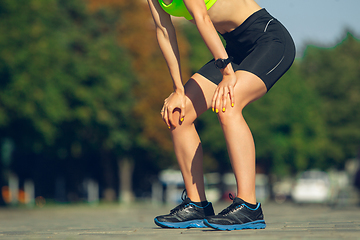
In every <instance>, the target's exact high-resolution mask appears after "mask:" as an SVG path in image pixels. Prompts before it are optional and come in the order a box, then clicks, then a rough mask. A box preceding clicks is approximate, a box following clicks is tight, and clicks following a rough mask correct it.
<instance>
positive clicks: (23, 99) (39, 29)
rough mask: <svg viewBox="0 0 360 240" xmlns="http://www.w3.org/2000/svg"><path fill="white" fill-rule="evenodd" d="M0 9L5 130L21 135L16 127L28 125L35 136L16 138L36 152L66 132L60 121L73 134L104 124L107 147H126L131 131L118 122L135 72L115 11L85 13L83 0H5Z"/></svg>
mask: <svg viewBox="0 0 360 240" xmlns="http://www.w3.org/2000/svg"><path fill="white" fill-rule="evenodd" d="M0 8H1V9H2V10H1V14H0V23H1V27H0V49H1V52H0V76H1V89H0V127H2V130H3V131H4V132H5V135H9V136H11V137H13V138H15V139H19V138H21V137H26V134H24V133H23V134H21V133H20V131H17V130H16V129H18V128H20V129H22V128H24V129H22V130H25V131H26V129H29V128H30V129H31V128H32V131H33V132H34V133H36V135H35V136H37V139H36V140H35V141H32V142H31V143H26V142H27V141H28V139H27V138H26V139H22V140H23V143H22V144H23V145H27V144H31V145H32V146H31V148H32V150H35V149H38V150H40V149H41V148H42V147H43V146H44V145H48V146H49V145H53V144H54V143H55V141H56V139H57V138H59V137H64V136H66V134H64V132H63V131H62V128H61V126H62V124H64V123H73V124H74V125H73V126H74V127H75V129H72V130H71V131H75V132H77V131H79V129H84V127H85V128H86V127H88V128H89V129H91V128H92V127H93V126H94V125H99V126H103V127H105V128H106V129H108V134H109V136H107V137H106V138H107V139H106V142H105V143H104V144H105V145H106V147H107V148H113V147H114V145H119V146H123V147H124V148H126V149H128V148H129V147H130V145H131V142H130V140H129V139H130V136H131V134H132V133H129V132H127V130H125V129H124V127H126V126H128V123H129V121H128V118H129V117H130V112H129V109H131V102H132V101H131V96H130V95H129V89H130V87H131V84H132V83H133V82H134V81H133V79H134V78H133V77H132V76H131V75H130V74H129V71H127V69H128V68H129V62H128V59H127V57H126V53H125V52H124V50H123V49H121V48H119V47H118V45H117V44H116V35H117V34H116V31H115V29H116V21H117V17H116V13H115V12H113V13H109V12H107V13H105V12H97V13H96V14H94V15H90V14H88V13H87V12H86V9H85V5H84V4H83V3H82V2H81V1H60V0H59V1H56V0H49V1H37V0H30V1H10V0H8V1H6V0H5V1H2V2H1V6H0ZM25 123H27V124H28V125H27V126H24V124H25ZM9 126H11V127H10V128H9ZM22 126H23V127H22ZM25 128H26V129H25ZM14 131H15V132H17V133H18V134H19V136H16V135H15V134H14ZM102 131H103V130H102ZM14 135H15V136H14ZM33 137H34V136H33ZM18 144H19V143H18ZM39 146H40V148H39Z"/></svg>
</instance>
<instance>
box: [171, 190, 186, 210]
mask: <svg viewBox="0 0 360 240" xmlns="http://www.w3.org/2000/svg"><path fill="white" fill-rule="evenodd" d="M186 198H187V193H186V189H184V191H183V192H182V193H181V200H182V203H180V205H178V206H176V207H175V208H173V209H171V210H170V214H174V213H177V212H178V211H181V210H183V209H184V208H185V207H186V205H187V204H188V202H185V200H186Z"/></svg>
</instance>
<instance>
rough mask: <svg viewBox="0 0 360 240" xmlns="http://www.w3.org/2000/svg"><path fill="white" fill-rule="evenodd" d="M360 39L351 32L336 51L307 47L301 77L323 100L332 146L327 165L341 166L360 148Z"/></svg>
mask: <svg viewBox="0 0 360 240" xmlns="http://www.w3.org/2000/svg"><path fill="white" fill-rule="evenodd" d="M359 55H360V40H359V39H356V38H355V37H354V35H353V34H351V33H350V32H347V33H346V36H345V38H344V40H343V41H342V42H341V43H339V44H338V45H337V46H335V47H333V48H319V47H315V46H308V47H307V49H306V51H305V54H304V57H303V59H302V60H301V70H300V72H299V73H300V76H301V78H302V79H304V81H306V84H307V85H308V86H310V87H312V88H313V89H314V90H315V91H316V92H317V93H318V94H319V96H320V98H321V99H322V101H323V104H322V105H321V109H319V110H320V111H321V113H322V115H323V118H324V119H325V120H326V126H327V130H328V134H329V140H330V143H331V144H329V146H328V147H327V152H326V153H327V154H326V157H327V163H328V164H329V165H333V166H337V167H341V166H342V165H343V164H344V161H345V160H346V159H348V158H353V157H354V156H356V153H357V150H358V148H359V145H360V124H359V123H360V107H359V106H360V95H359V92H360V81H359V79H360V68H359V64H360V61H359Z"/></svg>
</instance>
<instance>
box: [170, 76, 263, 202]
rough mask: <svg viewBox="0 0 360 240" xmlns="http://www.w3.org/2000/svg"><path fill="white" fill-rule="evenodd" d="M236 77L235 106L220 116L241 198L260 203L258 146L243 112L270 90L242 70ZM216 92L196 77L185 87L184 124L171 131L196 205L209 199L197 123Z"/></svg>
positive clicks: (199, 77) (211, 85)
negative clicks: (256, 174) (256, 168)
mask: <svg viewBox="0 0 360 240" xmlns="http://www.w3.org/2000/svg"><path fill="white" fill-rule="evenodd" d="M236 74H237V77H238V79H239V80H238V82H237V84H236V86H235V106H234V107H230V106H227V107H226V112H225V113H222V112H220V113H219V115H218V116H219V120H220V123H221V126H222V129H223V131H224V135H225V139H226V143H227V147H228V151H229V156H230V160H231V164H232V167H233V170H234V174H235V177H236V182H237V191H238V193H237V196H238V197H240V198H242V199H243V200H245V201H247V202H249V203H256V196H255V146H254V141H253V138H252V135H251V132H250V129H249V127H248V126H247V124H246V122H245V120H244V118H243V116H242V110H243V108H244V107H245V106H246V105H247V104H249V103H250V102H252V101H255V100H256V99H258V98H260V97H261V96H263V95H264V94H265V93H266V87H265V84H264V83H263V82H262V81H261V79H259V78H258V77H257V76H255V75H253V74H251V73H248V72H244V71H238V72H236ZM215 89H216V85H215V84H214V83H212V82H210V81H209V80H207V79H205V78H204V77H202V76H201V75H199V74H195V75H194V76H193V78H192V79H190V80H189V82H188V83H187V84H186V85H185V92H186V95H187V97H188V101H187V104H186V114H185V119H184V122H183V123H182V124H181V125H180V126H178V127H176V128H175V129H173V130H172V131H171V133H172V138H173V143H174V149H175V154H176V157H177V160H178V163H179V166H180V170H181V172H182V175H183V178H184V183H185V188H186V190H187V194H188V196H189V198H190V199H191V200H192V201H195V202H198V201H204V200H206V197H205V190H204V179H203V166H202V165H203V152H202V147H201V142H200V138H199V136H198V134H197V132H196V129H195V127H194V124H193V122H194V120H195V119H196V118H197V117H198V116H199V115H201V114H202V113H203V112H204V111H206V110H207V109H208V108H209V107H210V105H211V100H212V97H213V93H214V91H215ZM228 103H229V101H228ZM174 114H178V113H174ZM175 117H178V116H175Z"/></svg>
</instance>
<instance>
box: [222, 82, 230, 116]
mask: <svg viewBox="0 0 360 240" xmlns="http://www.w3.org/2000/svg"><path fill="white" fill-rule="evenodd" d="M228 96H229V88H228V87H224V95H223V97H222V111H223V112H225V110H226V102H227V98H228Z"/></svg>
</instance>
